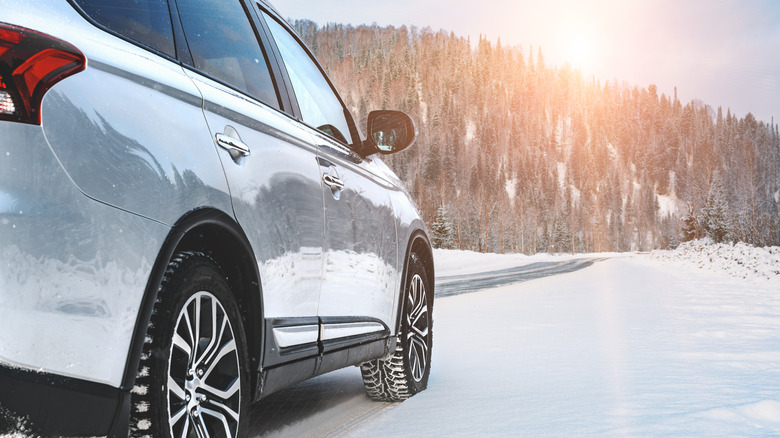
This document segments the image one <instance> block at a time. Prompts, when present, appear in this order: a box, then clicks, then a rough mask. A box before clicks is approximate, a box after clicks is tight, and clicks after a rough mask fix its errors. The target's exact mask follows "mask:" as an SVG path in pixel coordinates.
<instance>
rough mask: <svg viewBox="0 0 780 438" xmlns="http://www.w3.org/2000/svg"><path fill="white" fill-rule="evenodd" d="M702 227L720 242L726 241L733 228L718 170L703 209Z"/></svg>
mask: <svg viewBox="0 0 780 438" xmlns="http://www.w3.org/2000/svg"><path fill="white" fill-rule="evenodd" d="M702 228H703V229H704V232H705V233H707V236H709V237H710V238H711V239H712V240H714V241H715V242H718V243H720V242H723V241H725V240H726V237H727V236H728V234H729V232H730V230H731V218H730V217H729V211H728V205H727V204H726V194H725V192H724V190H723V185H722V183H721V180H720V173H718V172H717V171H716V172H715V176H714V177H713V179H712V184H711V186H710V191H709V194H708V195H707V203H706V204H705V205H704V208H703V209H702Z"/></svg>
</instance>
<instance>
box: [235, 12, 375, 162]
mask: <svg viewBox="0 0 780 438" xmlns="http://www.w3.org/2000/svg"><path fill="white" fill-rule="evenodd" d="M250 1H251V2H252V5H253V6H254V8H255V9H256V10H257V16H258V19H259V20H260V21H261V22H262V25H263V29H264V30H265V32H267V33H268V35H269V39H270V45H271V46H272V48H273V49H272V50H273V52H274V55H275V56H277V60H278V61H277V62H278V63H279V65H280V67H281V70H282V75H283V77H284V81H285V85H286V86H287V90H288V91H287V92H288V94H289V95H290V100H291V101H292V102H293V106H294V108H295V116H294V118H295V119H296V120H297V121H298V122H300V123H302V124H304V125H306V126H307V127H309V128H311V129H313V130H315V131H317V132H318V133H322V135H325V136H327V137H328V138H330V139H333V140H334V141H336V142H338V143H339V144H342V145H344V146H346V147H347V148H348V149H349V150H351V151H357V150H359V149H360V147H361V145H362V142H363V138H362V136H361V134H360V131H359V130H358V129H357V125H356V124H355V118H354V117H353V116H352V113H351V112H350V111H349V108H347V105H346V104H345V103H344V99H342V98H341V94H340V93H339V92H338V90H337V89H336V87H335V86H334V85H333V81H331V80H330V77H329V76H328V74H327V73H326V72H325V69H324V68H323V67H322V65H321V64H320V63H319V61H318V60H317V58H316V57H315V56H314V54H313V53H312V52H311V50H309V47H308V46H307V45H306V44H305V43H304V42H303V41H302V40H301V38H300V37H299V36H298V33H297V32H295V29H293V28H292V26H290V24H289V23H287V21H285V20H283V19H282V18H281V17H279V14H278V13H276V11H274V10H273V9H271V8H268V7H267V6H266V5H265V3H264V2H261V1H258V0H250ZM263 13H265V14H266V15H267V16H268V17H270V18H271V19H273V20H275V21H276V22H277V24H279V25H281V26H282V28H283V29H285V30H286V31H287V32H289V33H290V35H292V37H293V39H295V41H296V42H297V43H298V44H299V45H300V46H301V47H302V48H303V50H304V51H305V53H306V55H307V56H308V57H309V59H310V60H311V61H312V62H313V63H314V65H315V66H316V67H317V69H318V70H319V71H320V74H322V76H323V77H324V78H325V82H327V84H328V86H330V89H331V91H332V92H333V94H335V96H336V99H338V101H339V103H340V104H341V108H342V110H343V111H344V118H345V119H346V121H347V126H348V127H349V133H350V136H351V137H352V141H353V142H354V144H346V143H344V142H343V141H341V140H339V139H337V138H336V137H333V136H331V135H328V134H326V133H324V132H322V131H320V130H319V129H317V128H316V127H313V126H311V125H309V124H308V123H306V121H304V120H303V113H302V112H301V109H300V106H299V105H298V97H297V96H296V95H295V90H294V89H293V87H292V82H291V81H290V77H289V75H288V73H287V68H286V66H285V65H284V60H283V59H282V55H281V52H280V51H279V47H278V46H277V44H276V40H275V39H274V38H273V36H272V34H271V30H270V28H269V27H268V23H266V22H265V19H264V17H263Z"/></svg>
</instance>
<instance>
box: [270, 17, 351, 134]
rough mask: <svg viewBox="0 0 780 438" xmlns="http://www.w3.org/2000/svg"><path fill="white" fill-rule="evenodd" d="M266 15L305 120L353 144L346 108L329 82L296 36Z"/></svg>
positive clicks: (322, 130) (326, 132)
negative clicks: (345, 112)
mask: <svg viewBox="0 0 780 438" xmlns="http://www.w3.org/2000/svg"><path fill="white" fill-rule="evenodd" d="M263 15H264V17H265V20H266V22H267V23H268V27H269V28H270V29H271V34H272V35H273V37H274V40H275V41H276V45H277V47H279V52H281V54H282V59H283V60H284V65H285V67H286V68H287V74H288V75H289V76H290V81H291V82H292V87H293V90H294V91H295V97H296V98H297V100H298V106H299V107H300V109H301V116H302V117H303V121H304V122H306V124H308V125H310V126H313V127H315V128H317V129H318V130H320V131H321V132H324V133H325V134H327V135H329V136H331V137H333V138H336V139H338V140H340V141H342V142H344V143H346V144H351V143H352V136H351V135H350V132H349V124H348V122H347V118H346V116H345V114H344V107H343V106H342V105H341V101H340V100H339V98H338V97H337V96H336V94H335V93H334V92H333V89H332V88H331V87H330V83H329V82H328V80H327V79H326V78H325V76H323V75H322V72H321V71H320V69H319V67H317V64H315V63H314V61H313V60H312V59H311V58H310V57H309V54H308V53H307V52H306V50H305V49H304V48H303V47H302V46H301V45H300V44H299V43H298V41H297V40H296V39H295V37H293V36H292V34H291V33H290V32H288V31H287V29H285V28H284V27H282V25H281V24H279V23H278V22H277V21H276V20H274V19H273V18H272V17H271V16H269V15H268V14H266V13H265V12H263Z"/></svg>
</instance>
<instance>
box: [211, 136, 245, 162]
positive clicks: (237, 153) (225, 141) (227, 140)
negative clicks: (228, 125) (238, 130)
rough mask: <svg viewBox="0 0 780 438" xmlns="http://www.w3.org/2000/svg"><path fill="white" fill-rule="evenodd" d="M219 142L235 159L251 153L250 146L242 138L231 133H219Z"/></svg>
mask: <svg viewBox="0 0 780 438" xmlns="http://www.w3.org/2000/svg"><path fill="white" fill-rule="evenodd" d="M217 144H218V145H219V147H221V148H222V149H225V150H226V151H228V152H229V153H230V158H232V159H234V160H237V159H239V158H241V157H246V156H247V155H249V146H247V145H246V144H245V143H244V142H242V141H241V140H236V139H235V138H233V137H231V136H229V135H225V134H217Z"/></svg>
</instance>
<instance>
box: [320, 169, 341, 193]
mask: <svg viewBox="0 0 780 438" xmlns="http://www.w3.org/2000/svg"><path fill="white" fill-rule="evenodd" d="M322 182H324V183H325V185H326V186H328V187H330V188H331V190H334V191H336V190H341V189H343V188H344V181H342V180H341V178H339V177H337V176H333V175H328V174H327V173H326V174H325V175H322Z"/></svg>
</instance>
